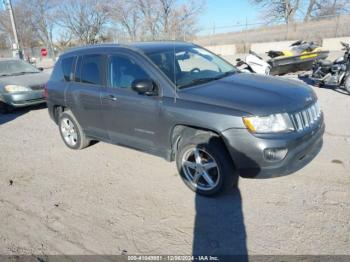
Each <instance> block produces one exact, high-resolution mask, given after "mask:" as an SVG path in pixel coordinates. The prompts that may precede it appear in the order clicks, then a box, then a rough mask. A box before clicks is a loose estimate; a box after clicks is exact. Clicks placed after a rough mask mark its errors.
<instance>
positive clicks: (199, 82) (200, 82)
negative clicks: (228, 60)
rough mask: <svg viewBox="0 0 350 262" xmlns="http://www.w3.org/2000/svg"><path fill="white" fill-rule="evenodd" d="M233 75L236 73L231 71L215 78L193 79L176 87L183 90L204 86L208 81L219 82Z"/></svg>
mask: <svg viewBox="0 0 350 262" xmlns="http://www.w3.org/2000/svg"><path fill="white" fill-rule="evenodd" d="M235 73H236V71H235V70H232V71H228V72H225V73H223V74H221V75H218V76H215V77H203V78H198V79H193V80H192V81H191V82H189V83H186V84H183V85H178V86H177V87H178V88H183V87H189V86H193V85H198V84H204V83H207V82H210V81H214V80H219V79H221V78H224V77H227V76H230V75H233V74H235Z"/></svg>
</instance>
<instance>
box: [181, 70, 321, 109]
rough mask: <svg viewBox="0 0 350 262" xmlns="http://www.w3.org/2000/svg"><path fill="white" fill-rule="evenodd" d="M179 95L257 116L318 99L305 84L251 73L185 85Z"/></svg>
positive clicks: (182, 97) (303, 104) (292, 107)
mask: <svg viewBox="0 0 350 262" xmlns="http://www.w3.org/2000/svg"><path fill="white" fill-rule="evenodd" d="M178 94H179V97H180V98H181V99H185V100H192V101H196V102H200V103H206V104H211V105H217V106H223V107H227V108H232V109H235V110H238V111H241V112H242V113H243V114H245V113H249V114H253V115H268V114H273V113H283V112H293V111H297V110H300V109H302V108H304V107H305V106H307V105H309V104H311V103H313V102H314V101H316V100H317V97H316V95H315V93H314V91H313V90H312V89H311V88H310V87H309V86H308V85H306V84H304V83H301V82H298V81H295V80H289V79H283V78H281V77H272V76H262V75H257V74H248V73H236V74H234V75H232V76H230V77H226V78H222V79H219V80H216V81H211V82H209V83H206V84H202V85H197V86H193V87H188V88H184V89H182V90H180V91H179V92H178Z"/></svg>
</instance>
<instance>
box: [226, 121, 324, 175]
mask: <svg viewBox="0 0 350 262" xmlns="http://www.w3.org/2000/svg"><path fill="white" fill-rule="evenodd" d="M324 130H325V124H324V122H323V117H322V119H321V121H320V122H319V123H318V124H317V125H316V126H314V127H313V128H312V129H311V130H309V131H308V132H306V133H303V134H298V133H297V132H293V133H289V134H283V135H279V136H277V135H276V136H274V137H273V136H259V137H258V136H254V135H252V134H250V133H249V131H248V130H246V129H229V130H226V131H224V132H223V134H222V135H223V137H224V140H225V143H226V145H227V147H228V150H229V153H230V155H231V157H232V159H233V161H234V163H235V165H236V168H237V169H238V172H239V174H240V176H242V177H254V178H270V177H278V176H284V175H288V174H291V173H294V172H296V171H298V170H299V169H301V168H303V167H304V166H306V165H307V164H308V163H309V162H311V160H312V159H314V158H315V156H316V155H317V154H318V153H319V152H320V150H321V148H322V144H323V139H322V137H323V134H324ZM266 148H287V149H288V153H287V155H286V157H285V158H284V159H283V160H281V161H274V162H272V161H268V160H266V159H265V158H264V153H263V152H264V150H265V149H266Z"/></svg>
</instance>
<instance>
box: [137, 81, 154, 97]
mask: <svg viewBox="0 0 350 262" xmlns="http://www.w3.org/2000/svg"><path fill="white" fill-rule="evenodd" d="M131 88H132V90H134V91H135V92H137V93H139V94H141V95H147V96H154V95H156V94H157V88H156V85H155V83H154V82H153V80H151V79H138V80H135V81H134V82H132V84H131Z"/></svg>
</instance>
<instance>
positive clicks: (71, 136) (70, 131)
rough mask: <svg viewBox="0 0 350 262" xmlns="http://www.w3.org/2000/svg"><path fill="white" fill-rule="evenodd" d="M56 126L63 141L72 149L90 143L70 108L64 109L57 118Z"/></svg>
mask: <svg viewBox="0 0 350 262" xmlns="http://www.w3.org/2000/svg"><path fill="white" fill-rule="evenodd" d="M58 127H59V131H60V134H61V137H62V140H63V142H64V143H65V144H66V146H67V147H69V148H70V149H74V150H80V149H83V148H85V147H87V146H89V144H90V140H89V139H87V137H86V136H85V133H84V131H83V129H82V128H81V126H80V125H79V123H78V121H77V120H76V118H75V116H74V115H73V113H72V112H71V111H70V110H67V111H64V112H62V113H61V114H60V116H59V118H58Z"/></svg>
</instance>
